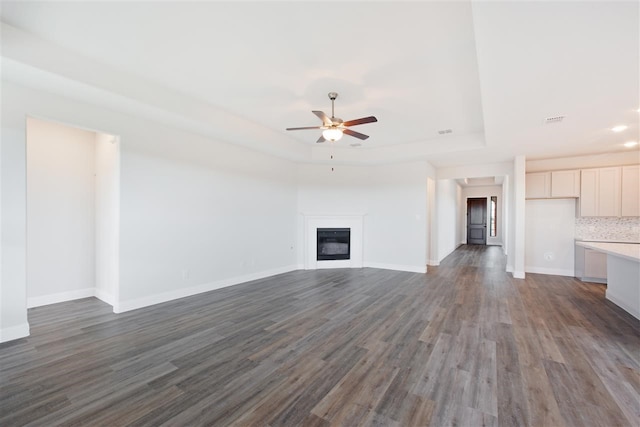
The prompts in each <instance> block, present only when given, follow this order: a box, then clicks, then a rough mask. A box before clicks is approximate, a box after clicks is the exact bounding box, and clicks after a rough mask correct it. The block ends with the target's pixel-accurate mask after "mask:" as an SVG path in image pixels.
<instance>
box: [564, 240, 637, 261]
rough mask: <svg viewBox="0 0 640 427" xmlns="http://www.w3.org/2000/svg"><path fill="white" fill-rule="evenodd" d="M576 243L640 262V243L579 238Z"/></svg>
mask: <svg viewBox="0 0 640 427" xmlns="http://www.w3.org/2000/svg"><path fill="white" fill-rule="evenodd" d="M576 245H579V246H582V247H585V248H588V249H593V250H596V251H599V252H604V253H606V254H608V255H615V256H619V257H620V258H625V259H628V260H631V261H637V262H640V243H612V242H586V241H579V240H578V241H576Z"/></svg>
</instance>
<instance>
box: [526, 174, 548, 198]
mask: <svg viewBox="0 0 640 427" xmlns="http://www.w3.org/2000/svg"><path fill="white" fill-rule="evenodd" d="M525 185H526V189H525V197H526V198H527V199H547V198H549V197H551V172H532V173H528V174H527V175H526V179H525Z"/></svg>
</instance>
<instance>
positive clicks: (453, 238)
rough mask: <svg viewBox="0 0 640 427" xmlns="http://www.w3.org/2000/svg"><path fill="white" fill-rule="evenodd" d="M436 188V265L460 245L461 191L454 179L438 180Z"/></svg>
mask: <svg viewBox="0 0 640 427" xmlns="http://www.w3.org/2000/svg"><path fill="white" fill-rule="evenodd" d="M436 187H437V190H436V200H437V201H436V210H437V214H436V215H437V218H438V263H440V261H442V260H443V259H444V258H445V257H446V256H447V255H449V254H450V253H451V252H453V251H454V250H455V249H456V248H457V247H458V246H459V245H460V240H461V238H462V230H461V228H462V227H461V223H462V219H461V216H462V211H463V209H462V206H461V202H462V201H461V199H462V189H461V188H460V185H458V183H457V182H456V181H455V180H454V179H439V180H438V182H437V184H436Z"/></svg>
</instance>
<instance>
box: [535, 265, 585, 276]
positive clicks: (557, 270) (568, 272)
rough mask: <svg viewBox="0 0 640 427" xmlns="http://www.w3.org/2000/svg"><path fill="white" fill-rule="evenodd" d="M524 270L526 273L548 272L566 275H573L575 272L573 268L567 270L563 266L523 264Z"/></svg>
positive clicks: (554, 274)
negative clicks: (549, 266)
mask: <svg viewBox="0 0 640 427" xmlns="http://www.w3.org/2000/svg"><path fill="white" fill-rule="evenodd" d="M524 271H525V272H526V273H537V274H549V275H551V276H567V277H573V276H574V274H575V272H574V271H573V270H568V269H565V268H546V267H533V266H525V267H524Z"/></svg>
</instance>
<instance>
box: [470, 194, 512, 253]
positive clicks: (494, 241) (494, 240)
mask: <svg viewBox="0 0 640 427" xmlns="http://www.w3.org/2000/svg"><path fill="white" fill-rule="evenodd" d="M493 196H495V197H496V198H497V215H496V216H497V224H496V225H497V229H496V236H495V237H491V236H490V235H489V234H490V233H489V231H490V227H489V226H490V222H489V218H490V213H491V197H493ZM482 197H486V199H487V245H502V234H503V230H502V228H503V224H504V217H503V212H502V186H501V185H489V186H475V187H471V186H470V187H463V188H462V210H463V211H466V208H467V199H471V198H482ZM462 218H463V223H462V229H461V232H462V239H461V241H460V243H465V242H466V241H467V227H466V215H464V214H463V215H462Z"/></svg>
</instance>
